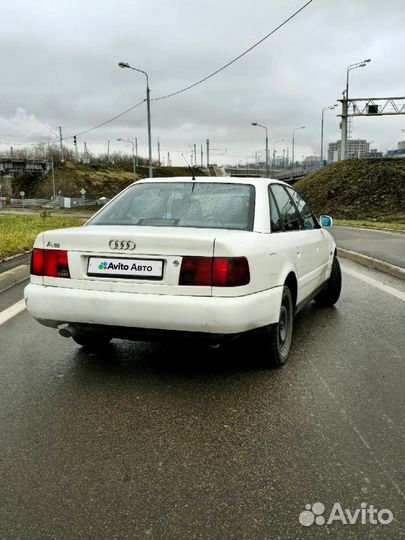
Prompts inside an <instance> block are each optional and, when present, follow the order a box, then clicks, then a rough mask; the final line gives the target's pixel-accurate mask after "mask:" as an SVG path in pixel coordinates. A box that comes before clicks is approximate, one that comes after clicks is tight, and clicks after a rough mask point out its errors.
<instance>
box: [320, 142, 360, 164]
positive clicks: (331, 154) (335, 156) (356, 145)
mask: <svg viewBox="0 0 405 540" xmlns="http://www.w3.org/2000/svg"><path fill="white" fill-rule="evenodd" d="M340 144H341V142H340V141H336V142H334V143H330V144H329V146H328V160H329V161H339V160H340ZM369 152H370V143H369V142H367V141H366V140H365V139H348V140H347V149H346V153H347V158H361V157H365V156H366V155H367V154H368V153H369Z"/></svg>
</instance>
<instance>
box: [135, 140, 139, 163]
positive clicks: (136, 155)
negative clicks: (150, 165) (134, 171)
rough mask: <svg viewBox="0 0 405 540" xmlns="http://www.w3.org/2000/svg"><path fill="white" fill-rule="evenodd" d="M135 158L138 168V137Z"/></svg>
mask: <svg viewBox="0 0 405 540" xmlns="http://www.w3.org/2000/svg"><path fill="white" fill-rule="evenodd" d="M135 157H136V166H137V167H138V165H139V159H138V137H135Z"/></svg>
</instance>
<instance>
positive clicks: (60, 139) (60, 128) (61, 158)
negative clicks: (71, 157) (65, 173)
mask: <svg viewBox="0 0 405 540" xmlns="http://www.w3.org/2000/svg"><path fill="white" fill-rule="evenodd" d="M59 142H60V160H61V161H62V163H63V162H64V161H65V159H64V156H63V141H62V126H59Z"/></svg>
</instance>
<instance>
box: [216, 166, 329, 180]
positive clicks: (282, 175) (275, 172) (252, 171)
mask: <svg viewBox="0 0 405 540" xmlns="http://www.w3.org/2000/svg"><path fill="white" fill-rule="evenodd" d="M320 168H322V166H320V167H311V168H308V167H297V168H295V169H294V172H293V171H292V170H291V169H270V171H269V178H275V179H276V180H284V182H291V183H293V182H296V181H297V180H299V179H300V178H302V177H303V176H306V175H307V174H309V173H311V172H313V171H315V170H318V169H320ZM225 170H226V172H227V173H228V174H230V175H231V176H235V177H237V176H244V177H252V178H260V177H262V178H266V177H267V174H266V169H264V168H256V167H225Z"/></svg>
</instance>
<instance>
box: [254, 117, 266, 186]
mask: <svg viewBox="0 0 405 540" xmlns="http://www.w3.org/2000/svg"><path fill="white" fill-rule="evenodd" d="M252 126H257V127H261V128H263V129H265V130H266V176H267V178H268V177H269V176H270V169H269V136H268V131H267V127H266V126H262V125H261V124H258V123H257V122H252Z"/></svg>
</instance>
